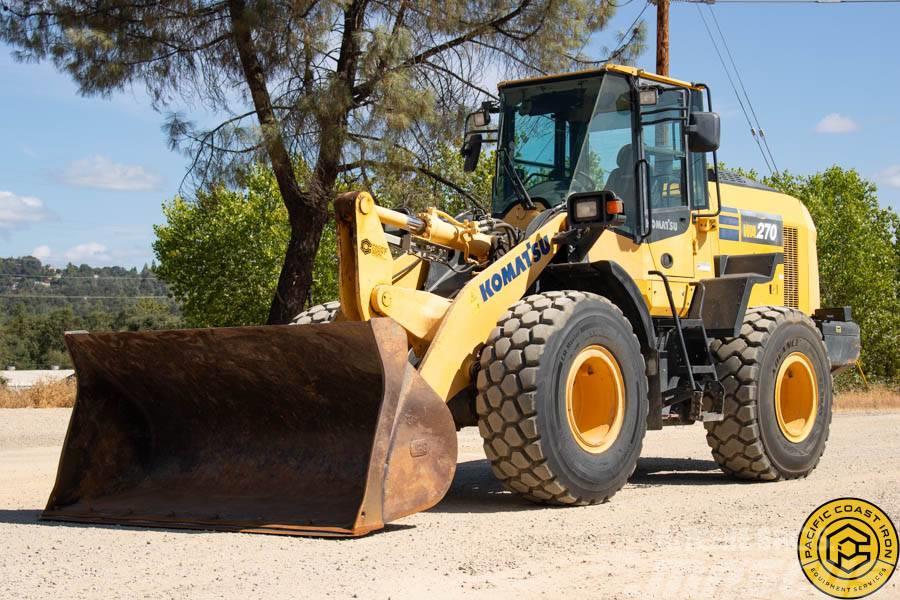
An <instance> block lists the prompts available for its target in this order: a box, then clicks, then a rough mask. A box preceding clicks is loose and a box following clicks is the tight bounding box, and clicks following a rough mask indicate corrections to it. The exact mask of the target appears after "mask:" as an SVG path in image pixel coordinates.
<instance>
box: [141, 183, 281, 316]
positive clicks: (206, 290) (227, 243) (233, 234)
mask: <svg viewBox="0 0 900 600" xmlns="http://www.w3.org/2000/svg"><path fill="white" fill-rule="evenodd" d="M245 183H246V186H247V187H246V191H235V190H232V189H228V188H227V187H226V186H224V185H223V184H221V183H217V184H214V185H212V186H211V187H210V188H209V189H207V190H200V191H199V192H198V193H197V198H196V200H195V201H188V200H185V199H184V198H181V197H177V198H175V199H174V200H172V201H171V202H168V203H166V204H165V205H164V206H163V214H164V216H165V218H166V223H165V224H164V225H157V226H155V227H154V231H155V232H156V240H155V241H154V243H153V250H154V252H155V253H156V257H157V260H158V261H159V267H158V273H159V276H160V277H161V278H163V279H164V280H165V281H166V282H167V283H168V285H169V288H170V289H171V291H172V293H173V294H174V295H175V297H176V298H177V299H178V301H179V302H180V304H181V309H182V313H183V314H184V319H185V323H186V324H187V325H189V326H192V327H209V326H231V325H251V324H259V323H264V322H265V321H266V316H267V314H268V308H269V303H270V302H271V297H272V294H273V293H274V291H275V285H276V283H277V280H278V271H279V268H280V266H281V260H282V258H283V256H284V251H285V248H286V247H287V244H288V238H289V236H290V229H289V226H288V218H287V210H286V209H285V208H284V204H283V203H282V202H281V198H280V196H279V194H278V184H277V182H276V181H275V178H274V176H273V175H272V173H271V171H270V170H268V169H265V168H263V167H254V168H252V169H251V170H250V171H249V173H248V174H247V176H246V179H245Z"/></svg>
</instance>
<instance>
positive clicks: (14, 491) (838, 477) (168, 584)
mask: <svg viewBox="0 0 900 600" xmlns="http://www.w3.org/2000/svg"><path fill="white" fill-rule="evenodd" d="M68 417H69V411H68V410H65V409H42V410H30V409H18V410H0V598H24V599H30V598H53V599H54V600H58V599H60V598H104V599H111V598H129V599H130V598H242V599H244V598H266V599H273V598H288V597H291V598H303V597H315V598H321V597H333V598H348V597H354V598H356V597H359V598H423V597H429V598H445V597H446V598H455V597H461V596H466V597H467V598H482V597H484V598H487V597H491V598H494V597H497V596H498V594H499V593H503V594H504V595H512V594H515V595H516V596H518V597H519V598H532V597H547V598H559V597H565V596H568V597H590V598H622V599H625V598H635V599H638V598H640V599H643V598H665V599H666V600H675V599H679V598H704V599H705V598H741V599H742V600H743V599H751V598H765V599H767V600H773V599H776V598H791V599H793V598H818V599H821V598H825V596H824V595H822V594H821V593H820V592H818V591H815V590H814V589H813V588H812V587H811V586H810V584H809V583H808V582H807V581H806V579H805V578H804V576H803V574H802V572H801V570H800V567H799V565H798V564H797V555H796V542H797V535H798V532H799V530H800V526H801V524H802V523H803V520H804V519H805V518H806V516H807V515H808V513H809V512H810V511H812V510H813V509H814V508H815V507H817V506H818V505H820V504H822V503H823V502H825V501H827V500H830V499H832V498H835V497H840V496H858V497H861V498H865V499H867V500H870V501H872V502H875V503H876V504H878V505H879V506H880V507H881V508H882V509H883V510H884V511H885V512H887V513H888V514H889V515H891V516H892V518H893V520H894V522H895V523H898V524H900V433H898V432H900V412H890V413H881V414H859V413H842V414H837V415H836V416H835V418H834V422H833V425H832V433H831V440H830V442H829V445H828V449H827V450H826V453H825V456H824V458H823V459H822V462H821V463H820V465H819V468H818V469H817V470H816V471H815V472H814V473H813V474H812V475H811V476H810V477H809V478H808V479H806V480H802V481H790V482H781V483H767V484H742V483H736V482H733V481H730V480H728V479H725V478H724V477H723V475H722V474H721V473H720V472H719V471H718V470H717V469H716V466H715V464H714V463H713V462H712V461H711V460H710V457H709V453H708V451H707V448H706V444H705V442H704V440H703V429H702V427H701V426H699V425H697V426H693V427H682V428H669V429H666V430H664V431H654V432H650V433H648V434H647V439H646V441H645V444H644V452H643V455H644V457H645V458H643V459H642V460H641V462H640V464H639V466H638V471H637V473H635V475H634V476H633V477H632V480H631V482H630V483H629V484H628V485H627V486H626V487H625V489H623V490H622V491H621V492H619V493H618V494H617V495H616V496H615V498H613V499H612V501H611V502H609V503H607V504H604V505H599V506H591V507H583V508H544V507H538V506H534V505H531V504H529V503H527V502H524V501H521V500H519V499H517V498H516V497H514V496H512V495H510V494H508V493H506V492H504V491H503V490H502V488H501V487H500V486H499V485H498V484H497V483H496V482H495V480H494V479H493V477H492V475H491V472H490V469H489V468H488V466H487V464H486V462H485V461H484V457H483V454H482V452H481V443H480V438H479V437H478V433H477V431H476V430H474V429H470V430H465V431H464V432H463V433H462V435H461V436H460V465H459V469H458V471H457V476H456V480H455V481H454V483H453V487H452V489H451V490H450V493H449V494H448V495H447V497H446V498H445V499H444V501H443V502H441V503H440V504H439V505H438V506H437V507H435V508H433V509H432V510H430V511H428V512H426V513H421V514H418V515H414V516H412V517H407V518H406V519H403V520H401V521H400V522H399V523H397V524H395V525H393V526H390V527H389V529H387V530H386V531H383V532H381V533H377V534H374V535H370V536H368V537H365V538H362V539H356V540H323V539H310V538H289V537H281V536H262V535H247V534H227V533H205V532H184V531H168V530H149V529H131V528H124V527H87V526H81V525H67V524H51V523H40V522H38V521H37V517H38V514H39V511H40V509H41V508H42V507H43V504H44V502H45V501H46V498H47V495H48V493H49V491H50V488H51V486H52V484H53V478H54V476H55V472H56V461H57V458H58V456H59V447H60V444H61V443H62V439H63V436H64V434H65V428H66V424H67V422H68ZM873 598H875V599H878V600H881V599H885V600H886V599H888V598H900V576H896V577H894V579H893V580H892V581H891V582H890V583H889V584H888V586H887V587H886V588H884V589H882V590H881V591H879V592H878V593H876V594H875V595H874V596H873Z"/></svg>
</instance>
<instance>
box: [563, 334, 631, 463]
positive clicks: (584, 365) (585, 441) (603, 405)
mask: <svg viewBox="0 0 900 600" xmlns="http://www.w3.org/2000/svg"><path fill="white" fill-rule="evenodd" d="M566 415H567V417H568V422H569V429H571V430H572V437H574V438H575V441H576V442H578V445H579V446H581V447H582V448H583V449H584V450H587V451H588V452H591V453H593V454H600V453H601V452H605V451H606V450H607V449H608V448H609V447H610V446H612V444H613V442H615V441H616V438H617V437H618V436H619V432H620V431H621V430H622V421H624V418H625V383H624V381H623V379H622V370H621V369H620V368H619V363H618V362H617V361H616V358H615V357H614V356H613V355H612V352H610V351H609V350H607V349H606V348H604V347H603V346H598V345H593V346H588V347H587V348H584V349H583V350H582V351H581V352H579V353H578V355H577V356H576V357H575V362H574V363H572V368H571V369H569V375H568V377H567V378H566Z"/></svg>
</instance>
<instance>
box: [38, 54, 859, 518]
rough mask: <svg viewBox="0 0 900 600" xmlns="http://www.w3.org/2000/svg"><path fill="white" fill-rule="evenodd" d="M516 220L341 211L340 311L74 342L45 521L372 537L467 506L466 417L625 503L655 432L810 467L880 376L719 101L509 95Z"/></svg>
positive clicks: (501, 113) (647, 90)
mask: <svg viewBox="0 0 900 600" xmlns="http://www.w3.org/2000/svg"><path fill="white" fill-rule="evenodd" d="M488 142H492V143H496V144H497V151H496V153H495V157H496V159H495V160H496V171H495V177H494V184H493V194H492V204H491V211H490V213H488V212H487V211H485V210H479V209H472V210H470V211H467V212H465V213H463V214H460V215H449V214H445V213H444V212H441V211H440V210H438V209H436V208H430V209H428V210H426V211H423V212H421V213H418V214H412V213H409V212H402V211H398V210H391V209H388V208H385V207H382V206H379V205H378V204H376V202H375V201H374V200H373V198H372V197H371V196H370V195H369V194H367V193H365V192H360V193H350V194H344V195H342V196H340V197H339V198H337V200H336V201H335V216H336V223H337V232H338V240H339V254H340V301H339V302H335V303H331V304H326V305H323V306H318V307H314V308H312V309H310V310H308V311H307V312H305V313H303V314H302V315H300V316H299V317H298V318H297V320H296V323H297V324H296V325H285V326H267V327H238V328H221V329H199V330H179V331H154V332H137V333H86V332H73V333H70V334H67V337H66V341H67V344H68V348H69V350H70V353H71V355H72V360H73V362H74V364H75V368H76V371H77V377H78V398H77V402H76V405H75V409H74V412H73V414H72V420H71V424H70V426H69V431H68V434H67V437H66V440H65V445H64V448H63V451H62V456H61V460H60V465H59V472H58V477H57V480H56V485H55V487H54V489H53V492H52V494H51V496H50V499H49V502H48V505H47V508H46V510H45V511H44V513H43V517H44V518H45V519H53V520H64V521H78V522H90V523H119V524H128V525H148V526H163V527H191V528H202V529H222V530H240V531H258V532H268V533H284V534H311V535H320V536H331V535H333V536H355V535H362V534H365V533H368V532H371V531H373V530H377V529H379V528H382V527H383V526H384V524H385V523H387V522H389V521H393V520H395V519H399V518H401V517H403V516H405V515H409V514H412V513H415V512H417V511H422V510H426V509H427V508H429V507H431V506H433V505H434V504H436V503H437V502H439V501H440V500H441V498H442V497H443V496H444V494H445V493H446V491H447V489H448V487H449V486H450V483H451V480H452V479H453V475H454V470H455V467H456V452H457V446H456V431H457V430H458V429H460V428H462V427H466V426H477V427H478V429H479V431H480V433H481V436H482V437H483V438H484V451H485V453H486V455H487V458H488V460H489V461H490V464H491V468H492V470H493V472H494V474H495V475H496V476H497V477H498V478H499V479H500V480H501V481H502V482H503V484H504V485H505V486H506V487H507V488H508V489H509V490H511V491H513V492H515V493H517V494H521V495H522V496H523V497H525V498H527V499H529V500H532V501H535V502H540V503H547V504H571V505H583V504H591V503H595V502H602V501H604V500H606V499H608V498H610V497H611V496H612V495H613V494H614V493H615V492H616V491H618V490H619V489H620V488H621V487H622V486H623V485H624V484H625V482H626V480H627V479H628V477H629V476H630V475H631V473H632V472H633V471H634V468H635V464H636V462H637V459H638V456H639V455H640V452H641V444H642V440H643V437H644V434H645V432H646V430H647V429H661V428H662V427H663V426H664V425H683V424H691V423H695V422H698V421H700V422H703V423H704V425H705V427H706V439H707V441H708V442H709V445H710V447H711V449H712V455H713V457H714V458H715V460H716V461H717V462H718V464H719V465H720V466H721V468H722V469H723V470H724V471H725V472H726V473H728V474H729V475H733V476H734V477H738V478H742V479H755V480H778V479H791V478H797V477H804V476H806V475H807V474H809V473H810V472H811V471H812V470H813V469H814V468H815V466H816V463H817V462H818V460H819V457H820V456H821V454H822V452H823V450H824V446H825V442H826V439H827V437H828V428H829V423H830V420H831V410H832V407H831V404H832V373H834V372H835V371H837V370H839V369H842V368H845V367H847V366H848V365H851V364H853V363H854V361H855V360H856V359H857V357H858V354H859V328H858V326H857V325H856V324H855V323H854V322H853V321H852V319H851V315H850V309H849V308H847V307H839V308H821V307H820V306H819V280H818V271H817V259H816V231H815V227H814V225H813V222H812V220H811V219H810V216H809V213H808V212H807V211H806V209H805V208H804V207H803V205H802V204H801V203H800V202H799V201H798V200H796V199H794V198H791V197H788V196H785V195H783V194H780V193H778V192H776V191H774V190H771V189H768V188H766V187H764V186H762V185H759V184H757V183H754V182H752V181H749V180H747V179H745V178H743V177H740V176H738V175H736V174H733V173H728V172H726V171H724V170H721V169H719V168H718V166H717V165H718V161H717V158H716V150H717V148H718V145H719V119H718V115H716V114H715V113H713V112H712V111H711V100H710V93H709V90H708V88H707V87H706V86H704V85H703V84H699V83H689V82H685V81H678V80H675V79H671V78H668V77H661V76H658V75H654V74H651V73H646V72H644V71H640V70H636V69H633V68H629V67H622V66H613V65H610V66H606V67H604V68H602V69H599V70H592V71H585V72H579V73H571V74H564V75H557V76H549V77H540V78H536V79H526V80H519V81H510V82H505V83H502V84H501V85H500V95H499V101H497V102H489V103H486V104H484V105H483V106H482V107H481V108H480V109H479V110H478V111H476V112H474V113H472V114H471V115H469V117H468V118H467V119H466V132H465V143H464V146H463V149H462V154H463V156H464V160H465V166H466V168H467V169H470V170H471V169H473V168H474V166H475V164H476V162H477V161H478V158H479V152H480V149H481V146H482V144H483V143H488Z"/></svg>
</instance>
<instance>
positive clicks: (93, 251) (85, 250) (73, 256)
mask: <svg viewBox="0 0 900 600" xmlns="http://www.w3.org/2000/svg"><path fill="white" fill-rule="evenodd" d="M63 257H64V258H65V259H66V261H68V262H70V263H74V264H82V263H88V264H95V265H96V264H98V263H108V262H110V260H112V257H111V256H110V254H109V251H108V250H107V248H106V246H104V245H103V244H99V243H97V242H87V243H85V244H78V245H77V246H72V247H71V248H69V249H68V250H66V251H65V253H63Z"/></svg>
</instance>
